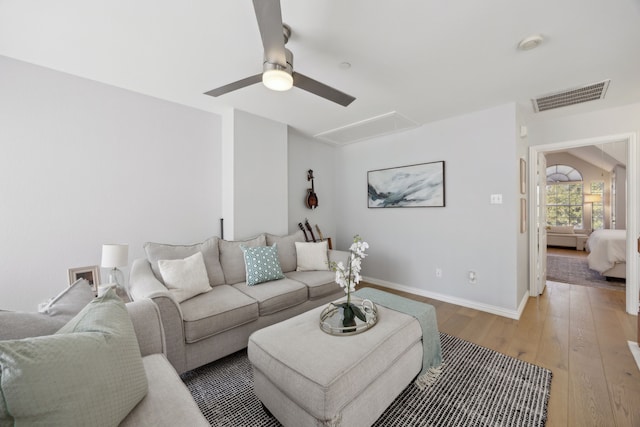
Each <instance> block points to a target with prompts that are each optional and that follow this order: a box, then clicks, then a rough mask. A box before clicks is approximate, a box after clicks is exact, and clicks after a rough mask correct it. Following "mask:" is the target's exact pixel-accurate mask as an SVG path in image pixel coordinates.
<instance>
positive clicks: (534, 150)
mask: <svg viewBox="0 0 640 427" xmlns="http://www.w3.org/2000/svg"><path fill="white" fill-rule="evenodd" d="M615 141H625V142H626V143H627V185H626V196H627V208H626V211H627V248H626V249H627V250H626V255H627V274H626V276H627V284H626V298H625V301H626V311H627V313H629V314H633V315H637V314H638V258H639V254H638V252H637V250H636V239H637V238H638V229H639V228H640V224H639V223H640V206H638V203H639V198H638V190H639V185H638V179H639V177H638V172H639V171H638V168H640V157H639V155H640V150H639V149H638V140H637V136H636V133H624V134H617V135H607V136H601V137H595V138H586V139H578V140H571V141H563V142H557V143H552V144H544V145H534V146H530V147H529V165H530V167H529V176H528V178H529V185H528V187H529V188H528V192H529V209H528V210H529V218H531V221H529V225H530V226H529V295H531V296H538V295H539V294H540V291H539V290H538V289H537V281H536V265H537V264H538V251H537V250H536V249H537V241H538V230H537V227H536V224H537V223H538V213H537V212H538V211H537V202H536V199H535V198H534V195H535V194H536V193H535V192H536V176H537V174H538V162H537V161H533V160H534V159H537V156H538V153H541V152H547V151H555V150H561V149H569V148H575V147H583V146H587V145H602V144H606V143H609V142H615Z"/></svg>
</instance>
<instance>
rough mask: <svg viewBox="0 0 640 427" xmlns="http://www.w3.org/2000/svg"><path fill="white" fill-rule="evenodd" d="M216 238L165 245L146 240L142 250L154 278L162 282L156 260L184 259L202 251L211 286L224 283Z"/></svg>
mask: <svg viewBox="0 0 640 427" xmlns="http://www.w3.org/2000/svg"><path fill="white" fill-rule="evenodd" d="M218 240H219V239H218V238H217V237H215V236H214V237H211V238H209V239H207V240H205V241H204V242H202V243H196V244H193V245H166V244H163V243H152V242H147V243H145V244H144V250H145V252H146V253H147V259H148V260H149V263H150V264H151V269H152V270H153V274H154V275H155V276H156V279H158V280H160V281H161V282H162V283H164V281H163V280H162V273H160V269H159V267H158V261H159V260H161V259H184V258H187V257H189V256H191V255H193V254H195V253H197V252H202V257H203V258H204V265H205V267H206V268H207V276H208V277H209V284H210V285H211V286H216V285H222V284H223V283H224V274H223V273H222V267H221V266H220V256H219V255H220V253H219V251H218Z"/></svg>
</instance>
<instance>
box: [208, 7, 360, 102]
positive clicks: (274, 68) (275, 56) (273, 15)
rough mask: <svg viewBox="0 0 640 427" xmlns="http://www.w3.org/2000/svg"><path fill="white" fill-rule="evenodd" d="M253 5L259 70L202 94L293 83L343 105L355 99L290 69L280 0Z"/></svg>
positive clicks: (279, 87) (277, 87) (280, 87)
mask: <svg viewBox="0 0 640 427" xmlns="http://www.w3.org/2000/svg"><path fill="white" fill-rule="evenodd" d="M253 8H254V9H255V12H256V18H258V28H259V29H260V35H261V36H262V45H263V46H264V63H263V64H262V68H263V71H262V73H260V74H256V75H254V76H251V77H247V78H244V79H241V80H238V81H236V82H233V83H229V84H226V85H224V86H221V87H219V88H217V89H213V90H210V91H208V92H205V95H210V96H220V95H224V94H225V93H229V92H232V91H234V90H238V89H242V88H243V87H246V86H250V85H252V84H255V83H258V82H259V81H262V83H264V85H265V86H266V87H268V88H269V89H272V90H277V91H284V90H289V89H291V87H292V86H295V87H297V88H300V89H304V90H306V91H307V92H311V93H313V94H315V95H318V96H321V97H322V98H325V99H328V100H329V101H333V102H335V103H337V104H340V105H342V106H344V107H346V106H347V105H349V104H351V103H352V102H353V101H354V100H355V98H354V97H353V96H351V95H347V94H346V93H344V92H341V91H339V90H337V89H334V88H332V87H330V86H327V85H325V84H324V83H320V82H319V81H317V80H314V79H312V78H311V77H307V76H305V75H304V74H300V73H298V72H295V71H293V54H292V53H291V51H290V50H289V49H287V48H285V47H284V45H285V44H286V43H287V41H288V40H289V37H290V36H291V28H290V27H289V26H288V25H286V24H283V23H282V11H281V9H280V0H253Z"/></svg>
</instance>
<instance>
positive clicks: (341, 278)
mask: <svg viewBox="0 0 640 427" xmlns="http://www.w3.org/2000/svg"><path fill="white" fill-rule="evenodd" d="M368 248H369V244H368V243H367V242H365V241H363V240H362V238H361V237H360V236H359V235H357V234H356V235H355V236H353V243H352V244H351V247H350V248H349V252H350V255H349V260H348V261H347V265H346V266H345V265H344V263H343V262H342V261H341V262H338V263H336V262H332V263H331V269H332V270H333V271H335V272H336V283H337V284H338V285H340V287H341V288H343V289H344V292H345V293H346V294H347V301H346V302H343V303H341V304H337V305H336V306H337V307H340V308H342V313H343V321H342V324H343V326H345V327H350V326H355V325H356V320H355V318H356V317H357V318H358V319H360V320H362V321H363V322H366V316H365V314H364V313H363V312H362V310H361V309H360V307H358V306H356V305H355V304H352V303H351V292H354V291H355V290H356V285H357V284H358V283H360V280H361V279H362V276H360V270H361V269H362V260H363V259H364V258H365V257H366V256H367V254H365V251H366V250H367V249H368Z"/></svg>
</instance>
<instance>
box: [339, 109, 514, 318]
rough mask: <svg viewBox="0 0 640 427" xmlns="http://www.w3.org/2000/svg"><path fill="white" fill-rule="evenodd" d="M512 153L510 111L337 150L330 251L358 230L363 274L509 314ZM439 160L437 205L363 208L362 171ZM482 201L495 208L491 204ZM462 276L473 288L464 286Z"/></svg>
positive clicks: (487, 112) (480, 114) (485, 112)
mask: <svg viewBox="0 0 640 427" xmlns="http://www.w3.org/2000/svg"><path fill="white" fill-rule="evenodd" d="M518 153H519V150H518V149H517V148H516V107H515V105H514V104H507V105H503V106H500V107H495V108H492V109H488V110H483V111H479V112H476V113H473V114H468V115H464V116H459V117H455V118H452V119H448V120H442V121H439V122H435V123H431V124H427V125H424V126H422V127H420V128H417V129H414V130H410V131H406V132H403V133H397V134H393V135H388V136H383V137H380V138H376V139H371V140H366V141H363V142H359V143H355V144H351V145H347V146H344V147H342V148H340V149H339V153H338V156H337V157H336V184H337V187H338V188H339V191H336V204H335V209H336V217H337V218H339V221H337V224H336V229H337V236H338V246H339V247H340V248H346V247H348V245H349V244H350V238H351V236H353V235H354V234H356V233H359V234H360V235H361V236H362V237H363V238H364V239H365V240H366V241H367V242H368V243H369V244H370V245H371V249H370V251H369V253H370V256H369V257H368V258H367V259H366V260H365V262H364V263H363V273H364V275H366V276H368V277H371V278H375V279H377V280H378V281H380V282H387V283H388V284H391V285H401V286H404V287H405V288H408V289H411V290H413V291H415V292H418V293H423V294H425V293H429V294H432V295H437V296H439V297H440V298H444V299H447V300H450V301H456V302H458V303H465V302H473V304H474V306H475V307H483V308H486V309H488V310H493V311H497V312H500V311H503V312H505V313H506V314H509V315H511V314H513V313H514V312H515V311H516V309H517V307H518V305H519V304H520V299H521V298H522V297H523V296H524V293H525V292H524V291H523V290H522V289H520V288H519V287H518V285H517V283H518V272H517V270H518V248H519V243H518V240H519V239H520V237H516V236H520V235H519V222H518V221H519V203H520V194H519V160H518V158H519V156H518ZM439 160H444V161H445V162H446V170H445V179H446V184H445V186H446V207H445V208H385V209H368V208H367V171H369V170H374V169H381V168H389V167H396V166H402V165H410V164H416V163H423V162H433V161H439ZM491 194H502V195H503V200H504V203H503V204H501V205H492V204H490V203H489V200H490V195H491ZM523 238H524V239H526V237H523ZM436 268H441V269H442V271H443V277H442V278H436V276H435V270H436ZM525 268H526V265H525ZM468 270H474V271H476V272H477V274H478V284H476V285H472V284H469V283H468V280H467V272H468ZM519 294H522V295H519Z"/></svg>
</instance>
